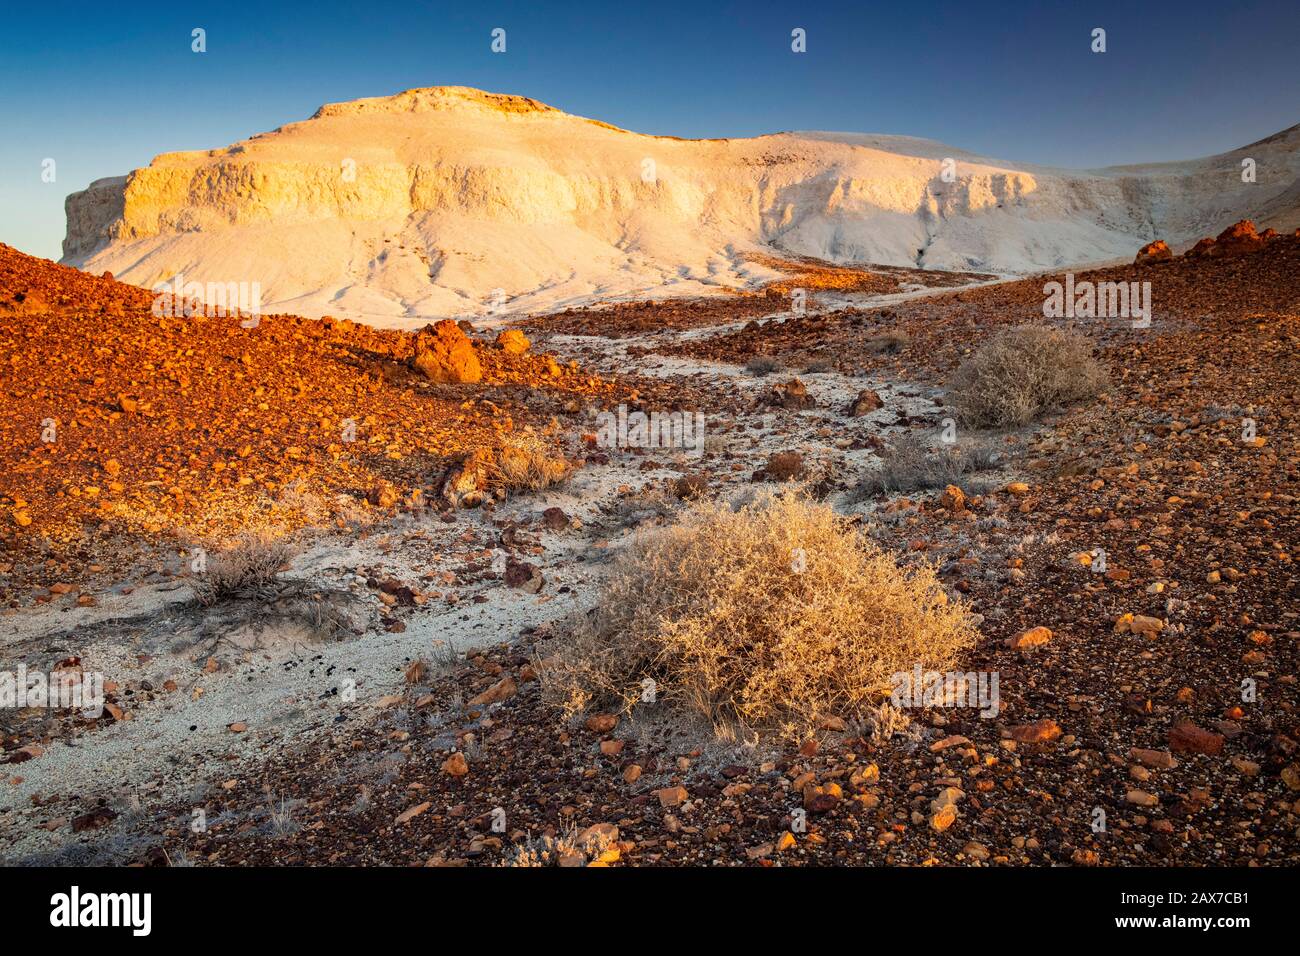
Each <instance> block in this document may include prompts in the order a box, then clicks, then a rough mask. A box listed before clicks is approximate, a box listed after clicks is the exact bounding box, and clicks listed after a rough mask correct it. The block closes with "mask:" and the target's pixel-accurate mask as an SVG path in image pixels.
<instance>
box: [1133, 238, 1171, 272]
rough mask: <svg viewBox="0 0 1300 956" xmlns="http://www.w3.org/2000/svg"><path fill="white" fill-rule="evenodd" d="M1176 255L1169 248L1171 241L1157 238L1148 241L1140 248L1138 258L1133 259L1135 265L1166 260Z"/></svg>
mask: <svg viewBox="0 0 1300 956" xmlns="http://www.w3.org/2000/svg"><path fill="white" fill-rule="evenodd" d="M1173 257H1174V254H1173V252H1172V251H1171V250H1170V248H1169V243H1167V242H1165V241H1164V240H1163V239H1157V240H1156V241H1155V242H1148V243H1147V244H1146V245H1145V246H1143V247H1142V248H1141V249H1139V250H1138V254H1137V258H1136V259H1134V260H1133V264H1134V265H1138V266H1141V265H1146V264H1148V263H1152V262H1165V261H1167V260H1170V259H1172V258H1173Z"/></svg>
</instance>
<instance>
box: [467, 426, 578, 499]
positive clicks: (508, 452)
mask: <svg viewBox="0 0 1300 956" xmlns="http://www.w3.org/2000/svg"><path fill="white" fill-rule="evenodd" d="M570 471H571V466H570V465H569V462H568V461H566V460H565V459H564V458H562V457H560V456H558V455H556V454H555V452H554V451H553V450H552V449H551V448H550V447H548V446H547V445H546V444H545V443H544V442H543V441H542V440H541V439H535V438H531V437H521V438H519V439H517V440H516V441H513V442H510V443H509V444H506V445H503V446H501V447H500V448H499V449H497V451H496V455H495V459H494V460H493V461H492V462H491V463H490V464H489V465H488V484H489V486H490V487H493V488H498V489H501V490H503V491H505V492H507V493H508V492H511V491H542V490H543V489H546V488H550V487H551V486H552V485H558V484H560V483H561V482H562V481H564V480H565V479H566V478H568V477H569V472H570Z"/></svg>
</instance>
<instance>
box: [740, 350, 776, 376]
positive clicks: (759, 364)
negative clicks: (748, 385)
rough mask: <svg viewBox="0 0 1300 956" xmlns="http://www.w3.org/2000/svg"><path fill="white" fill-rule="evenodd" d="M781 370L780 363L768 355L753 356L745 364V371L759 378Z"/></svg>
mask: <svg viewBox="0 0 1300 956" xmlns="http://www.w3.org/2000/svg"><path fill="white" fill-rule="evenodd" d="M780 370H781V363H780V362H778V361H777V360H776V359H775V358H773V357H772V356H770V355H755V356H754V357H753V358H751V359H750V360H749V361H748V362H746V363H745V371H747V372H749V374H751V375H757V376H759V377H760V378H761V377H763V376H764V375H771V374H772V373H773V372H779V371H780Z"/></svg>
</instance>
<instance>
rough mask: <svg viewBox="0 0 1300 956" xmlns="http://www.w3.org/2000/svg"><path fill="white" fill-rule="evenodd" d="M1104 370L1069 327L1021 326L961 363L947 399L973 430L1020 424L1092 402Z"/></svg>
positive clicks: (1103, 380)
mask: <svg viewBox="0 0 1300 956" xmlns="http://www.w3.org/2000/svg"><path fill="white" fill-rule="evenodd" d="M1105 387H1106V371H1105V369H1104V368H1103V367H1102V365H1101V364H1100V363H1099V362H1098V361H1097V360H1096V359H1095V358H1093V356H1092V343H1091V342H1090V341H1089V340H1088V339H1087V338H1085V337H1084V336H1083V335H1081V334H1080V333H1078V332H1076V331H1074V330H1072V329H1055V328H1052V327H1050V326H1046V325H1021V326H1017V327H1016V328H1011V329H1004V330H1003V331H1001V332H998V333H997V334H996V335H994V336H993V337H992V338H991V339H990V340H989V341H988V342H986V343H984V344H983V345H982V346H980V347H979V348H978V349H977V350H976V351H975V354H974V355H972V356H971V357H970V358H968V359H966V360H965V361H964V362H962V364H961V366H960V367H959V368H958V369H957V374H956V375H955V376H954V378H953V383H952V389H951V391H950V397H951V400H952V404H953V405H954V406H955V407H956V409H957V412H958V416H959V418H960V419H961V421H962V423H963V424H966V425H969V426H971V427H973V428H991V427H1008V426H1019V425H1026V424H1028V423H1029V422H1030V421H1032V420H1033V419H1034V417H1035V416H1037V415H1038V414H1039V413H1041V412H1043V411H1045V410H1046V409H1049V408H1052V407H1054V406H1057V405H1065V404H1069V403H1070V402H1077V401H1082V400H1083V399H1088V398H1094V397H1096V396H1097V395H1099V394H1100V393H1101V392H1102V390H1103V389H1104V388H1105Z"/></svg>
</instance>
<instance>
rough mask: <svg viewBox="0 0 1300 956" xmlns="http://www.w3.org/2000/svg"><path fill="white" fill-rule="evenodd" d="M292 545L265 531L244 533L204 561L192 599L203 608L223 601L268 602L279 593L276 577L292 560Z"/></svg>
mask: <svg viewBox="0 0 1300 956" xmlns="http://www.w3.org/2000/svg"><path fill="white" fill-rule="evenodd" d="M294 553H295V549H294V547H293V544H292V543H291V542H290V541H289V540H288V539H287V538H282V537H275V536H273V535H271V534H270V533H266V532H248V533H246V534H243V535H241V536H239V537H237V538H235V539H233V540H232V541H230V542H228V543H227V544H226V545H225V546H224V547H223V548H221V549H220V550H218V551H217V552H216V553H214V554H212V555H210V556H209V557H208V558H207V562H206V563H207V566H206V568H205V569H204V570H203V571H202V572H201V573H198V574H195V575H194V578H193V581H192V583H193V588H194V598H195V600H197V601H198V602H199V604H201V605H203V606H204V607H211V606H212V605H214V604H220V603H222V602H224V601H234V600H241V601H247V600H256V599H261V600H272V599H274V598H275V597H277V596H278V595H279V593H280V589H279V587H278V586H277V581H276V577H277V575H278V574H279V573H280V569H281V568H283V567H284V566H285V565H286V564H288V563H289V561H290V560H291V559H292V558H293V556H294Z"/></svg>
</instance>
